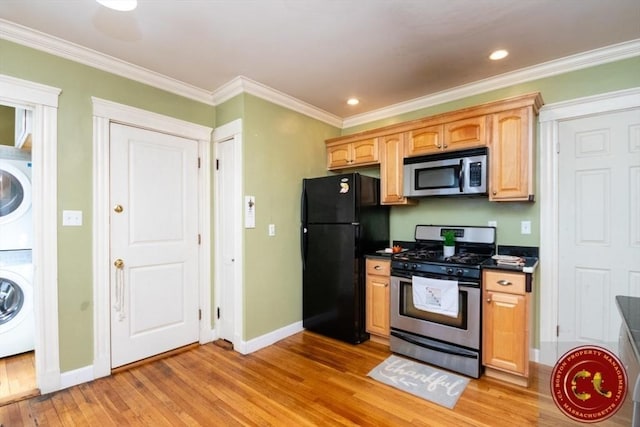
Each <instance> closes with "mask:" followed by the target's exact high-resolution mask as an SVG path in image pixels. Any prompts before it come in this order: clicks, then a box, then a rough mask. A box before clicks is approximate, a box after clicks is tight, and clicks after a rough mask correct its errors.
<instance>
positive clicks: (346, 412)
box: [0, 332, 631, 427]
mask: <svg viewBox="0 0 640 427" xmlns="http://www.w3.org/2000/svg"><path fill="white" fill-rule="evenodd" d="M388 355H389V351H388V349H387V348H386V347H385V346H383V345H381V344H378V343H374V342H371V341H368V342H366V343H364V344H360V345H358V346H352V345H349V344H344V343H341V342H338V341H334V340H331V339H328V338H324V337H321V336H318V335H315V334H312V333H308V332H303V333H299V334H296V335H294V336H292V337H289V338H287V339H285V340H282V341H280V342H278V343H277V344H275V345H273V346H270V347H268V348H265V349H262V350H260V351H257V352H255V353H252V354H250V355H247V356H242V355H240V354H239V353H236V352H234V351H231V350H226V349H224V348H221V347H219V346H216V345H213V344H207V345H204V346H200V347H198V348H196V349H194V350H190V351H187V352H184V353H181V354H178V355H175V356H171V357H168V358H166V359H162V360H156V361H154V362H151V363H149V364H146V365H142V366H137V367H135V368H132V369H130V370H128V371H125V372H119V373H117V374H114V375H112V376H110V377H107V378H102V379H98V380H96V381H92V382H91V383H86V384H81V385H79V386H76V387H72V388H69V389H66V390H62V391H59V392H56V393H52V394H48V395H44V396H39V397H35V398H32V399H28V400H24V401H21V402H18V403H13V404H10V405H6V406H2V407H0V424H2V426H3V427H14V426H45V425H46V426H98V425H99V426H101V427H103V426H125V425H145V426H180V425H202V426H234V425H249V426H258V425H259V426H269V425H274V426H283V425H284V426H310V425H317V426H333V425H351V426H352V425H363V426H365V425H367V426H369V425H376V426H405V425H413V426H440V425H442V426H456V427H462V426H491V427H494V426H528V425H544V426H563V425H581V426H583V425H584V424H579V423H574V422H572V421H571V420H569V419H568V418H566V417H565V416H564V415H562V414H561V413H560V412H559V410H558V409H557V408H556V407H555V405H554V403H553V401H552V400H551V398H550V396H549V374H550V369H548V368H546V367H541V366H538V365H535V366H533V369H532V370H533V375H534V378H533V381H532V385H531V386H530V387H529V388H528V389H522V388H520V387H516V386H509V385H505V384H502V383H499V382H497V381H495V380H491V379H487V378H484V377H483V378H482V379H480V380H471V382H470V383H469V385H468V387H467V389H466V390H465V391H464V393H463V395H462V396H461V397H460V399H459V400H458V403H457V405H456V406H455V408H454V409H453V410H449V409H446V408H443V407H441V406H438V405H436V404H433V403H430V402H427V401H424V400H422V399H419V398H417V397H414V396H412V395H410V394H407V393H403V392H401V391H398V390H395V389H393V388H391V387H388V386H386V385H383V384H380V383H378V382H376V381H374V380H372V379H371V378H368V377H367V373H368V372H369V371H370V370H371V369H372V368H373V367H375V366H376V365H377V364H378V363H380V362H382V361H383V360H384V359H385V358H386V357H387V356H388ZM627 399H628V398H627ZM630 425H631V422H630V406H629V405H628V404H626V405H625V407H623V408H622V409H621V411H619V412H618V413H617V414H616V415H615V416H614V417H613V418H611V419H609V420H607V421H605V422H602V423H599V424H598V426H599V427H601V426H630Z"/></svg>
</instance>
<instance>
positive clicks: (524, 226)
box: [520, 221, 531, 234]
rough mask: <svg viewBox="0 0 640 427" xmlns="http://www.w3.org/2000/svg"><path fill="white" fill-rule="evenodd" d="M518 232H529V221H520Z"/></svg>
mask: <svg viewBox="0 0 640 427" xmlns="http://www.w3.org/2000/svg"><path fill="white" fill-rule="evenodd" d="M520 234H531V221H520Z"/></svg>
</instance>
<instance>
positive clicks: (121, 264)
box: [113, 258, 124, 269]
mask: <svg viewBox="0 0 640 427" xmlns="http://www.w3.org/2000/svg"><path fill="white" fill-rule="evenodd" d="M113 265H115V267H116V268H117V269H121V268H123V267H124V261H123V260H121V259H120V258H118V259H117V260H115V261H114V262H113Z"/></svg>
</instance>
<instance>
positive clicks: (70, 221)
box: [62, 211, 82, 227]
mask: <svg viewBox="0 0 640 427" xmlns="http://www.w3.org/2000/svg"><path fill="white" fill-rule="evenodd" d="M62 225H63V226H74V227H79V226H81V225H82V211H62Z"/></svg>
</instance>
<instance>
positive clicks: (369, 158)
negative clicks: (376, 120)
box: [351, 138, 378, 166]
mask: <svg viewBox="0 0 640 427" xmlns="http://www.w3.org/2000/svg"><path fill="white" fill-rule="evenodd" d="M351 153H352V158H351V160H352V161H351V166H355V165H362V164H365V163H377V162H378V141H377V140H376V138H372V139H365V140H362V141H356V142H353V143H352V148H351Z"/></svg>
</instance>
